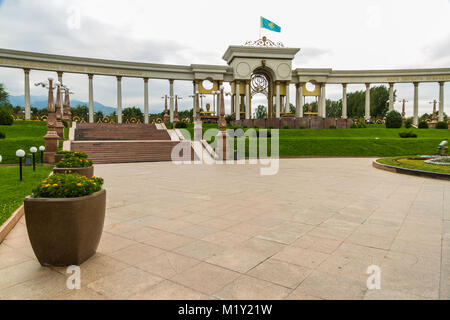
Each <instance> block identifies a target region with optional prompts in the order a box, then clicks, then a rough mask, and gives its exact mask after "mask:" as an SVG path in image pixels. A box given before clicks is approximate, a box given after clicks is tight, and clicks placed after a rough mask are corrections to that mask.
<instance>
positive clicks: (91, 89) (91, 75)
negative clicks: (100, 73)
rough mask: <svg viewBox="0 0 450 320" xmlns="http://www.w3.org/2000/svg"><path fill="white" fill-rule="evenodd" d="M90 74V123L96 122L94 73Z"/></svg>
mask: <svg viewBox="0 0 450 320" xmlns="http://www.w3.org/2000/svg"><path fill="white" fill-rule="evenodd" d="M88 76H89V123H94V75H93V74H92V73H91V74H88Z"/></svg>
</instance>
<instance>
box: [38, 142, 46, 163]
mask: <svg viewBox="0 0 450 320" xmlns="http://www.w3.org/2000/svg"><path fill="white" fill-rule="evenodd" d="M39 151H41V165H44V151H45V147H44V146H40V147H39Z"/></svg>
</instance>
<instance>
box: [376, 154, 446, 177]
mask: <svg viewBox="0 0 450 320" xmlns="http://www.w3.org/2000/svg"><path fill="white" fill-rule="evenodd" d="M377 162H379V163H381V164H386V165H389V166H394V167H399V168H406V169H413V170H421V171H431V172H440V173H446V174H450V166H439V165H435V164H428V163H425V162H424V160H417V159H408V158H405V157H392V158H384V159H379V160H377Z"/></svg>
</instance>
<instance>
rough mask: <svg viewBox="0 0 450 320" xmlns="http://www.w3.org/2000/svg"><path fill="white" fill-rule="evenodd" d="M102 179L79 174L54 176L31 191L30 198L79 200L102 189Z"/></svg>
mask: <svg viewBox="0 0 450 320" xmlns="http://www.w3.org/2000/svg"><path fill="white" fill-rule="evenodd" d="M102 185H103V179H102V178H96V177H92V178H87V177H83V176H81V175H79V174H54V175H52V176H50V177H48V178H47V179H46V180H44V181H43V182H42V183H41V185H40V186H38V187H37V188H36V189H34V190H33V193H32V195H31V196H32V198H79V197H84V196H88V195H91V194H93V193H95V192H97V191H100V190H101V189H102Z"/></svg>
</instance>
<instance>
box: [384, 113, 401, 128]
mask: <svg viewBox="0 0 450 320" xmlns="http://www.w3.org/2000/svg"><path fill="white" fill-rule="evenodd" d="M402 123H403V119H402V115H401V114H400V113H399V112H397V111H395V110H392V111H390V112H388V114H387V115H386V128H401V127H402Z"/></svg>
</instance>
